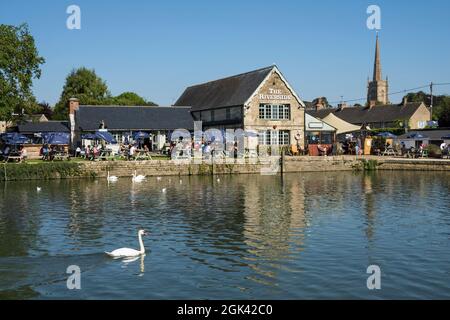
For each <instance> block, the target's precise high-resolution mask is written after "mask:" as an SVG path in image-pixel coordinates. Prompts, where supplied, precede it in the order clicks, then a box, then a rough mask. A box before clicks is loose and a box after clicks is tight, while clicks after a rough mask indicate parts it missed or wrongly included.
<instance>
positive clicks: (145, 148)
mask: <svg viewBox="0 0 450 320" xmlns="http://www.w3.org/2000/svg"><path fill="white" fill-rule="evenodd" d="M144 151H145V153H149V152H150V149H149V148H148V145H146V144H144Z"/></svg>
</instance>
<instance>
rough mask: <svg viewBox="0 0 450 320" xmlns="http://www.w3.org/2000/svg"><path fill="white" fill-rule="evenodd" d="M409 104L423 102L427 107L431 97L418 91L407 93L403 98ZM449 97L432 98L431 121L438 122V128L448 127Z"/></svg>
mask: <svg viewBox="0 0 450 320" xmlns="http://www.w3.org/2000/svg"><path fill="white" fill-rule="evenodd" d="M403 98H407V99H408V101H409V102H423V103H425V105H426V106H427V107H430V104H431V95H429V94H427V93H425V92H423V91H419V92H411V93H408V94H407V95H406V96H405V97H403ZM449 118H450V96H447V95H438V96H433V120H437V121H438V122H439V126H440V127H450V119H449Z"/></svg>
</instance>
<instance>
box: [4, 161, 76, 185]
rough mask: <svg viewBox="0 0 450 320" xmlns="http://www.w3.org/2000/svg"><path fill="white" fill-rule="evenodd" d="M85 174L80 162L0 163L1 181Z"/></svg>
mask: <svg viewBox="0 0 450 320" xmlns="http://www.w3.org/2000/svg"><path fill="white" fill-rule="evenodd" d="M83 175H84V170H83V169H82V166H81V165H80V163H77V162H72V161H67V162H39V163H33V162H26V163H3V164H0V181H5V180H7V181H13V180H34V179H39V180H49V179H61V178H75V177H81V176H83Z"/></svg>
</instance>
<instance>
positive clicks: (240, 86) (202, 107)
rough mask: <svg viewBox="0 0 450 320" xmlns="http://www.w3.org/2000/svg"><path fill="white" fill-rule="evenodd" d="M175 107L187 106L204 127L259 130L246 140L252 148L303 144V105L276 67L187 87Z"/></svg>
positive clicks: (302, 145)
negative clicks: (252, 139) (256, 136)
mask: <svg viewBox="0 0 450 320" xmlns="http://www.w3.org/2000/svg"><path fill="white" fill-rule="evenodd" d="M175 106H190V107H191V114H192V116H193V119H194V120H195V121H202V124H203V129H204V130H205V129H208V128H215V129H219V130H226V129H243V130H245V131H250V132H255V133H258V138H257V140H256V141H255V142H254V143H250V141H248V144H250V145H255V147H256V145H293V144H296V145H299V146H301V147H302V148H303V147H304V143H305V133H304V130H305V125H304V124H305V104H304V103H303V101H302V100H301V99H300V97H299V96H298V95H297V93H296V92H295V91H294V89H293V88H292V87H291V86H290V85H289V83H288V82H287V80H286V79H285V78H284V77H283V75H282V73H281V72H280V71H279V70H278V68H277V67H276V66H270V67H266V68H262V69H258V70H255V71H251V72H247V73H242V74H238V75H235V76H231V77H227V78H223V79H220V80H215V81H210V82H206V83H203V84H199V85H194V86H191V87H188V88H187V89H186V90H185V91H184V93H183V94H182V95H181V97H180V98H179V99H178V100H177V101H176V103H175ZM249 139H250V138H249ZM255 139H256V138H255Z"/></svg>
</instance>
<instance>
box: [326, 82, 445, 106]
mask: <svg viewBox="0 0 450 320" xmlns="http://www.w3.org/2000/svg"><path fill="white" fill-rule="evenodd" d="M446 85H450V82H445V83H433V86H446ZM429 87H430V85H429V84H426V85H423V86H420V87H416V88H411V89H404V90H400V91H396V92H391V93H389V94H388V96H392V95H396V94H400V93H407V92H411V91H415V90H419V89H425V88H429ZM365 100H367V98H366V97H364V98H358V99H350V100H345V102H357V101H365ZM334 103H341V101H331V102H329V104H334Z"/></svg>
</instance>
